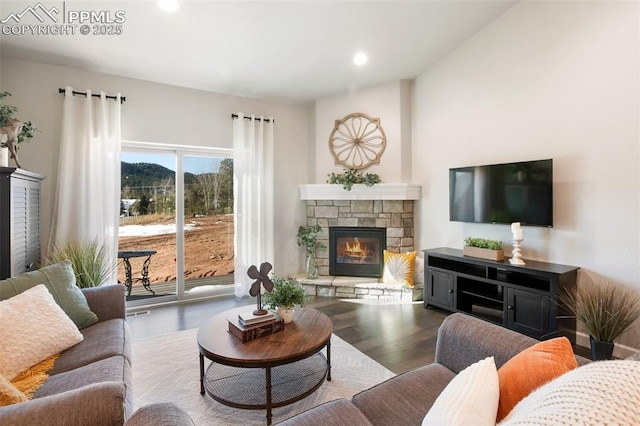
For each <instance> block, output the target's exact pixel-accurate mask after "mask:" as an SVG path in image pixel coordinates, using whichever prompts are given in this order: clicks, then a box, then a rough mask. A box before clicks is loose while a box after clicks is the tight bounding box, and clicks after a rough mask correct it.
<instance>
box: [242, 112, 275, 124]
mask: <svg viewBox="0 0 640 426" xmlns="http://www.w3.org/2000/svg"><path fill="white" fill-rule="evenodd" d="M231 118H233V119H236V118H240V116H238V114H231ZM244 119H245V120H251V117H247V116H246V115H245V116H244ZM255 120H256V121H263V120H264V122H265V123H275V122H276V120H274V119H273V118H260V117H257V118H255Z"/></svg>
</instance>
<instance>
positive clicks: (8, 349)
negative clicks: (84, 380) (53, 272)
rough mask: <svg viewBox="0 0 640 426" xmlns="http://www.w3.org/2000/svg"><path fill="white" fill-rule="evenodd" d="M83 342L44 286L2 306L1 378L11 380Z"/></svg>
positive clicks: (23, 293) (0, 337) (25, 292)
mask: <svg viewBox="0 0 640 426" xmlns="http://www.w3.org/2000/svg"><path fill="white" fill-rule="evenodd" d="M83 338H84V337H83V336H82V333H80V331H78V327H76V325H75V324H74V323H73V321H71V319H69V317H68V316H67V314H65V313H64V311H63V310H62V308H60V306H58V304H57V303H56V302H55V300H53V296H51V293H49V290H47V288H46V287H45V286H44V285H42V284H40V285H38V286H35V287H33V288H30V289H29V290H26V291H24V292H22V293H20V294H18V295H17V296H14V297H12V298H10V299H7V300H3V301H1V302H0V342H2V343H1V344H0V374H2V375H3V376H5V377H6V378H7V379H8V380H13V378H14V377H15V376H17V375H18V374H19V373H21V372H23V371H24V370H26V369H28V368H31V367H33V366H34V365H36V364H37V363H39V362H41V361H43V360H45V359H47V358H48V357H50V356H51V355H53V354H57V353H59V352H62V351H63V350H65V349H67V348H70V347H71V346H74V345H75V344H77V343H79V342H81V341H82V339H83Z"/></svg>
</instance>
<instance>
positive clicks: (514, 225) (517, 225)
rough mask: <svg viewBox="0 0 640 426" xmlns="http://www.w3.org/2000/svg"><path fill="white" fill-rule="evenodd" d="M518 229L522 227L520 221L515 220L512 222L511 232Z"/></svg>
mask: <svg viewBox="0 0 640 426" xmlns="http://www.w3.org/2000/svg"><path fill="white" fill-rule="evenodd" d="M516 229H520V222H513V223H512V224H511V232H514V231H515V230H516Z"/></svg>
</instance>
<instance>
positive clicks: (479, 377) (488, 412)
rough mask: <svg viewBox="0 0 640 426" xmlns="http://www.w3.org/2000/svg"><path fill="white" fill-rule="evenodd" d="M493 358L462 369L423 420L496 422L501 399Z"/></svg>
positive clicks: (454, 425)
mask: <svg viewBox="0 0 640 426" xmlns="http://www.w3.org/2000/svg"><path fill="white" fill-rule="evenodd" d="M499 392H500V390H499V386H498V371H497V370H496V363H495V361H494V360H493V357H488V358H485V359H483V360H481V361H478V362H476V363H474V364H471V365H470V366H469V367H467V368H465V369H464V370H462V371H461V372H460V373H459V374H458V375H457V376H456V377H454V378H453V380H451V382H449V384H448V385H447V387H446V388H445V389H444V390H443V391H442V393H441V394H440V395H439V396H438V398H437V399H436V401H435V402H434V404H433V406H432V407H431V409H430V410H429V412H428V413H427V415H426V416H425V418H424V420H423V421H422V425H423V426H429V425H448V426H466V425H470V424H473V425H476V426H480V425H491V426H493V425H495V424H496V413H497V411H498V399H500V393H499Z"/></svg>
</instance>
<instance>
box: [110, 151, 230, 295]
mask: <svg viewBox="0 0 640 426" xmlns="http://www.w3.org/2000/svg"><path fill="white" fill-rule="evenodd" d="M151 161H153V159H151ZM217 164H218V163H216V167H209V168H208V170H207V168H204V172H202V173H185V174H184V213H185V220H184V226H185V228H184V230H185V233H184V244H185V259H184V279H185V280H193V279H196V284H193V285H195V286H199V285H211V284H213V283H215V280H214V278H213V277H214V276H221V275H225V276H228V275H230V274H233V270H234V262H233V253H234V224H233V160H232V159H222V160H221V161H220V162H219V166H217ZM121 179H122V181H121V182H122V183H121V202H120V229H119V238H118V250H119V251H136V250H153V251H155V252H156V253H155V254H154V255H153V257H152V258H151V263H150V265H149V269H148V271H149V280H150V282H151V284H152V287H153V288H156V289H158V287H156V285H158V284H160V283H165V282H168V283H174V282H175V281H176V262H177V261H178V259H177V258H176V215H175V211H176V210H175V204H176V174H175V172H174V171H173V170H171V169H168V168H167V167H164V166H162V165H160V164H156V163H129V162H126V161H122V162H121ZM143 261H144V258H132V259H131V266H132V270H133V271H134V275H136V274H137V276H139V274H140V272H139V271H141V269H142V263H143ZM118 279H119V281H120V282H124V281H125V270H124V267H123V264H122V262H119V264H118ZM197 279H199V280H197ZM227 281H228V280H227ZM133 287H134V292H133V293H136V292H137V291H136V290H135V289H137V288H138V287H140V291H141V294H142V295H143V297H144V296H150V295H151V293H149V292H147V291H146V290H144V289H142V288H141V284H140V283H139V282H137V281H136V282H134V285H133ZM169 288H170V289H171V288H172V289H173V290H167V289H166V288H165V287H161V288H160V289H158V291H157V294H158V295H160V294H166V292H167V291H169V293H172V292H175V287H171V286H169ZM139 294H140V293H139Z"/></svg>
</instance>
